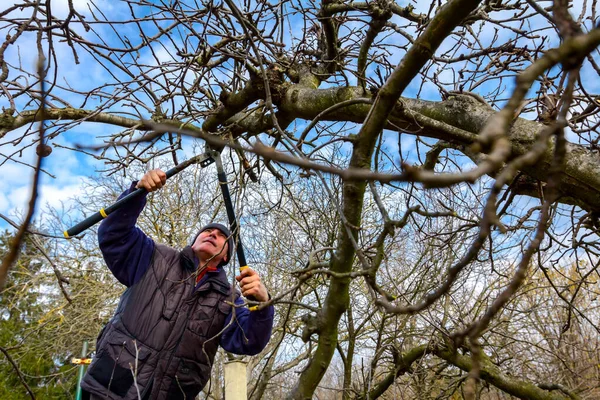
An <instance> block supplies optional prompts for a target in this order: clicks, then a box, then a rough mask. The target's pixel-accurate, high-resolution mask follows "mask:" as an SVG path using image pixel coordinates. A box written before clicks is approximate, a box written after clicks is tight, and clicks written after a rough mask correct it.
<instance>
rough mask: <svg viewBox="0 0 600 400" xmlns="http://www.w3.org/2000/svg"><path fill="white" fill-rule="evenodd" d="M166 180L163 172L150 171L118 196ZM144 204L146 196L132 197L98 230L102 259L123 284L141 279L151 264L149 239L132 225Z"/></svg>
mask: <svg viewBox="0 0 600 400" xmlns="http://www.w3.org/2000/svg"><path fill="white" fill-rule="evenodd" d="M165 181H166V175H165V173H164V172H163V171H161V170H152V171H149V172H147V173H146V174H145V175H144V176H143V177H142V179H140V181H139V182H134V183H133V184H132V185H131V187H130V188H129V189H128V190H126V191H125V192H123V193H122V194H121V196H120V197H123V196H125V195H127V194H129V193H130V192H132V191H133V190H134V189H136V188H140V187H143V188H145V189H146V190H147V191H148V192H152V191H155V190H158V189H160V188H161V187H162V186H163V185H164V183H165ZM145 205H146V195H142V196H139V197H137V198H135V199H132V200H131V202H129V203H128V204H126V205H125V206H124V207H122V208H120V209H118V210H116V211H114V212H113V213H112V214H110V215H109V216H108V217H107V218H106V219H105V220H104V221H102V224H100V228H99V229H98V243H99V245H100V250H101V251H102V255H103V256H104V260H105V261H106V264H107V266H108V268H109V269H110V270H111V272H112V273H113V275H114V276H115V277H116V278H117V279H118V280H119V282H121V283H122V284H124V285H125V286H132V285H134V284H135V283H136V282H138V281H139V280H140V279H141V278H142V276H143V275H144V273H145V272H146V271H147V270H148V267H149V266H150V261H151V259H152V253H153V251H154V242H153V241H152V239H150V238H149V237H148V236H146V234H145V233H144V232H142V231H141V229H139V228H137V227H136V226H135V223H136V221H137V218H138V216H139V215H140V213H141V212H142V210H143V209H144V206H145Z"/></svg>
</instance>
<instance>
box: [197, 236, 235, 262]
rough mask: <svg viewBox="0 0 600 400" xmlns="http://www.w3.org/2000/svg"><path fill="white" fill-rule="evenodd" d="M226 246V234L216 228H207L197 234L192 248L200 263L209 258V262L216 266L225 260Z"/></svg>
mask: <svg viewBox="0 0 600 400" xmlns="http://www.w3.org/2000/svg"><path fill="white" fill-rule="evenodd" d="M227 246H228V244H227V236H225V234H224V233H223V232H221V231H220V230H218V229H217V228H209V229H206V230H204V231H202V232H201V233H200V234H199V235H198V237H197V238H196V241H195V242H194V244H192V250H194V253H195V254H196V257H198V258H199V259H200V262H201V263H202V262H206V261H208V260H209V259H210V260H211V264H213V265H215V266H216V265H218V264H220V263H221V261H227Z"/></svg>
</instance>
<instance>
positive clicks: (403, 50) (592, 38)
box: [0, 0, 600, 399]
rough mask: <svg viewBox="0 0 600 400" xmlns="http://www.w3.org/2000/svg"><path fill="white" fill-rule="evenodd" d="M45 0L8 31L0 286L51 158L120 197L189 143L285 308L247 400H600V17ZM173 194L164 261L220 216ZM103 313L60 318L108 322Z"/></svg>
mask: <svg viewBox="0 0 600 400" xmlns="http://www.w3.org/2000/svg"><path fill="white" fill-rule="evenodd" d="M57 4H61V3H56V2H52V3H51V2H50V1H49V0H46V1H45V2H42V1H35V2H23V3H22V4H15V5H11V6H8V7H7V8H5V9H4V10H3V11H0V21H1V23H2V25H1V26H0V29H2V32H3V33H5V35H6V40H5V41H4V43H3V45H2V46H1V47H0V67H1V69H0V70H1V71H2V72H1V73H0V87H1V89H2V90H0V96H2V97H1V98H2V101H3V102H4V110H3V113H2V116H1V117H0V139H1V140H2V143H0V149H2V150H0V151H1V152H2V155H3V157H4V159H3V160H2V161H0V168H7V166H9V165H13V164H14V163H21V164H28V165H29V166H30V167H32V168H33V170H34V171H35V172H36V175H35V176H34V179H33V182H32V191H31V193H32V195H31V200H30V203H29V205H28V207H27V210H28V212H26V213H24V215H25V218H24V223H23V224H22V225H20V228H19V229H18V230H17V232H16V234H15V239H14V240H13V242H12V243H11V245H10V246H9V248H8V251H7V253H6V255H5V256H3V258H2V265H1V266H0V278H1V279H0V281H1V283H2V284H3V285H4V284H5V283H6V279H5V277H6V276H7V273H8V271H9V270H10V269H11V267H12V268H13V269H14V268H15V267H14V265H16V263H18V262H19V259H18V257H17V256H18V254H19V251H20V249H21V244H22V243H23V240H24V238H25V237H26V232H27V231H28V230H30V229H29V227H28V224H29V221H30V220H31V218H32V216H33V215H34V210H35V204H36V193H37V190H36V188H37V182H38V180H39V176H40V174H43V173H44V163H46V162H59V159H57V158H58V157H59V155H57V154H59V152H60V154H65V153H64V152H66V151H67V150H69V151H75V152H79V156H80V157H82V158H80V159H81V160H83V159H84V158H83V156H87V157H93V158H94V159H95V160H98V161H100V162H103V164H101V165H102V166H101V167H100V168H102V170H101V173H102V174H103V175H105V176H117V175H118V176H121V173H123V172H124V171H128V172H130V173H131V175H130V176H131V177H134V176H135V175H134V174H133V173H132V172H134V171H137V170H135V168H136V166H137V165H140V164H146V165H152V164H154V165H163V164H161V163H164V162H168V163H169V164H170V165H172V164H173V163H178V162H179V161H180V159H182V158H185V157H189V156H190V155H191V154H195V153H198V152H199V151H200V150H199V149H198V148H195V147H194V146H193V143H194V142H193V141H192V140H191V139H190V137H192V138H196V139H198V138H199V139H203V140H204V141H206V142H207V143H209V144H210V145H212V146H214V147H219V148H220V147H226V148H227V150H225V151H224V153H223V154H224V157H225V158H227V161H228V162H227V168H228V171H229V177H230V179H231V183H232V186H233V188H234V192H235V195H236V207H237V208H238V215H239V216H240V219H241V225H242V226H243V231H242V237H243V238H244V241H245V242H246V243H247V247H248V248H249V250H250V258H251V260H252V261H253V263H254V265H256V266H257V267H258V268H259V270H261V272H263V273H264V275H265V276H266V280H267V283H268V285H269V286H270V287H271V288H273V292H274V293H273V300H272V302H273V303H275V304H276V305H277V309H278V315H277V324H278V326H277V329H276V331H275V336H274V338H273V341H272V343H271V345H270V346H269V348H268V349H266V350H265V352H266V353H265V355H264V357H262V358H260V359H257V360H254V361H253V367H254V369H253V371H254V375H253V376H252V379H251V382H250V385H249V392H250V393H251V395H252V396H255V398H261V397H262V398H270V397H273V398H274V397H276V396H279V397H281V396H282V393H286V396H287V397H289V398H293V399H307V398H312V397H314V396H318V397H319V398H328V397H329V398H337V397H342V398H369V399H373V398H377V397H380V396H389V397H392V398H393V397H400V396H405V394H406V393H410V395H406V396H408V397H409V398H410V396H412V397H413V398H414V397H424V398H427V397H437V398H461V397H465V398H475V397H476V396H480V397H488V398H499V397H501V396H515V397H518V398H531V399H549V398H573V397H575V398H577V397H580V398H594V396H597V390H598V387H597V386H598V385H597V384H594V383H591V384H590V382H597V381H598V380H596V381H594V380H593V378H597V377H598V374H599V372H598V369H597V364H594V363H595V362H596V361H597V359H594V356H593V352H594V349H597V343H595V342H593V341H592V342H590V341H588V340H586V339H585V338H586V335H595V336H596V337H597V335H598V333H600V329H599V323H600V321H599V316H598V313H597V308H598V303H597V284H596V283H597V279H598V275H599V274H598V257H597V254H598V248H597V247H598V242H597V234H598V232H597V231H598V227H599V225H598V212H599V211H600V178H599V177H600V174H599V173H598V172H599V171H598V166H599V165H600V163H599V161H600V157H599V156H598V153H597V142H598V137H597V133H596V128H597V124H598V118H597V112H598V107H597V105H598V101H597V93H598V90H599V88H598V87H597V86H598V84H597V82H598V79H597V75H598V73H599V72H600V68H599V67H598V53H597V50H596V47H597V46H598V44H600V30H598V29H597V28H595V26H596V25H597V15H596V8H597V7H596V6H597V4H596V2H595V1H590V2H583V3H580V2H569V1H566V0H555V1H553V2H547V3H546V2H534V1H525V2H523V1H510V0H508V1H473V0H450V1H448V2H445V3H443V4H442V3H440V2H431V4H427V5H425V4H415V5H414V6H413V5H410V4H408V5H407V4H405V3H394V2H390V1H385V0H378V1H373V2H365V3H361V2H344V1H325V0H324V1H322V2H320V3H315V2H311V1H303V0H284V1H283V0H282V1H279V2H268V1H260V2H256V3H253V2H244V4H236V3H234V2H233V1H231V0H225V1H224V2H206V3H202V4H200V3H198V2H192V1H172V2H160V3H157V2H150V1H122V2H118V3H114V2H113V3H110V4H109V3H103V2H91V1H90V2H89V3H85V4H83V3H73V2H68V4H67V5H66V6H64V5H63V6H64V7H63V9H62V12H63V13H62V14H61V12H59V11H57V10H56V7H55V6H57ZM25 49H27V50H28V52H29V53H31V49H36V51H37V55H36V56H34V57H33V58H37V59H38V60H39V63H38V67H37V68H31V67H30V65H28V64H26V63H24V62H23V61H22V58H20V55H21V54H25V52H24V50H25ZM11 52H12V53H11ZM79 65H81V66H85V67H86V68H87V69H86V70H87V71H93V72H92V73H91V74H92V75H93V79H90V75H89V74H88V75H87V76H79V77H77V78H74V77H73V76H71V75H72V71H77V70H78V68H81V67H80V66H79ZM92 68H93V69H92ZM92 123H102V124H104V125H105V128H103V129H104V131H103V132H102V133H100V134H99V135H97V137H92V135H89V134H87V132H86V134H87V135H85V136H84V135H81V136H79V137H74V136H75V135H74V132H85V131H84V130H85V129H92V126H93V125H94V124H92ZM81 146H83V147H81ZM34 149H35V151H36V154H37V158H35V159H34V161H31V162H30V159H25V160H22V159H20V158H19V157H20V156H21V155H22V154H29V153H32V151H33V150H34ZM28 152H29V153H28ZM186 174H187V173H186ZM187 176H188V178H185V180H184V181H183V183H185V184H183V183H180V184H179V185H174V186H172V189H171V190H170V191H168V192H167V193H166V194H164V195H163V197H159V196H155V197H153V198H152V200H151V202H150V203H149V207H147V209H146V210H145V214H144V216H143V218H142V219H141V220H140V224H141V225H142V227H143V228H144V229H145V230H146V231H147V232H148V233H149V234H151V235H152V236H153V237H154V238H155V239H157V240H161V241H165V242H167V243H169V244H172V245H177V246H182V245H184V244H185V243H186V242H187V240H189V238H190V236H192V235H193V232H194V230H195V229H197V226H199V225H198V224H199V223H200V221H201V220H212V219H215V218H218V217H219V213H220V212H222V209H221V207H220V204H219V201H220V200H219V195H218V192H217V191H216V190H217V189H216V182H215V181H214V180H212V181H210V180H208V181H202V182H201V181H199V180H198V175H187ZM213 179H214V178H213ZM187 184H194V185H193V186H192V185H190V186H188V185H187ZM124 185H126V184H125V183H124V182H123V181H120V185H112V186H111V187H112V188H113V189H114V192H105V193H103V194H94V193H92V194H91V196H92V197H91V198H95V199H97V198H101V197H102V196H107V199H108V198H114V197H115V196H116V194H117V193H118V189H117V186H121V187H122V186H124ZM95 195H97V196H96V197H94V196H95ZM91 204H97V203H96V202H92V203H91ZM82 205H84V206H86V207H87V205H86V203H84V202H82ZM83 210H84V211H87V210H88V209H86V208H85V207H84V208H83ZM166 210H168V212H165V211H166ZM221 215H222V214H221ZM189 221H193V223H190V222H189ZM196 221H198V222H197V223H196ZM61 230H62V229H55V230H52V229H50V231H51V233H57V232H60V231H61ZM86 241H88V242H87V244H86ZM53 243H58V244H55V245H54V246H57V247H56V248H57V249H58V250H59V254H60V255H61V257H65V259H66V258H69V257H71V259H72V260H80V257H79V255H80V254H85V256H84V257H83V260H85V261H77V262H74V263H73V264H72V265H70V266H69V270H68V277H69V278H70V277H71V276H72V275H74V276H79V274H84V272H82V271H88V273H89V274H92V275H94V276H95V279H97V280H100V281H103V282H104V279H107V280H106V282H110V278H109V277H108V276H102V274H106V271H105V270H102V269H101V268H100V269H98V268H95V266H97V265H98V263H99V259H98V255H97V253H95V254H94V253H93V251H94V250H93V244H92V243H93V240H92V238H91V235H86V237H85V238H84V239H83V241H82V242H81V243H75V242H71V243H70V244H64V243H61V242H60V241H54V242H53ZM59 248H60V249H59ZM81 252H83V253H81ZM86 262H87V263H88V264H85V263H86ZM573 265H574V266H575V267H572V266H573ZM75 266H76V268H75ZM71 268H72V269H71ZM101 271H102V272H101ZM232 272H233V271H232ZM97 274H99V275H97ZM65 275H67V274H66V273H65ZM58 279H59V281H60V278H58ZM57 284H58V283H56V285H57ZM54 290H59V291H61V289H60V287H56V286H55V287H54ZM117 295H118V290H116V287H115V290H114V291H112V290H111V291H105V292H104V293H94V295H93V296H92V295H90V296H89V297H86V298H85V299H86V300H85V301H84V300H83V299H81V301H80V302H79V305H75V304H76V303H77V302H76V301H75V298H72V299H71V300H72V302H70V303H69V302H68V301H67V300H65V301H67V303H69V304H68V305H66V306H65V312H67V311H66V310H76V309H78V310H82V314H81V315H80V319H83V318H84V314H83V310H88V313H89V312H91V311H89V310H93V312H94V313H97V315H98V317H96V318H97V320H96V321H97V323H98V326H90V330H91V328H99V326H100V325H101V320H102V319H105V318H108V316H109V311H107V310H109V309H110V306H112V305H113V304H112V303H111V302H114V299H115V298H116V296H117ZM103 296H104V297H103ZM63 297H65V296H64V293H63ZM57 298H60V297H59V296H57ZM90 300H92V302H91V303H89V302H88V303H86V301H90ZM61 301H62V300H61ZM541 321H543V322H544V325H543V326H540V322H541ZM86 334H88V333H86ZM91 336H92V335H91V334H90V336H89V337H91ZM584 355H585V356H584ZM296 356H300V357H299V358H298V362H295V361H294V360H295V358H296ZM579 360H584V362H581V363H579ZM594 365H596V366H594ZM403 393H404V394H403ZM501 393H505V394H501ZM279 397H278V398H279Z"/></svg>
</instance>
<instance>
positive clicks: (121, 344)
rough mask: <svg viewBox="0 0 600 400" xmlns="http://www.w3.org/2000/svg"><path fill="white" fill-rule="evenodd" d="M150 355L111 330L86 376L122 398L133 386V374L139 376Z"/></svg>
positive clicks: (127, 338) (149, 351) (147, 351)
mask: <svg viewBox="0 0 600 400" xmlns="http://www.w3.org/2000/svg"><path fill="white" fill-rule="evenodd" d="M136 348H137V350H136ZM150 353H151V350H149V349H148V348H146V347H143V346H141V345H140V344H139V343H134V340H133V339H131V338H129V337H128V336H126V335H124V334H122V333H121V332H119V331H116V330H113V331H112V332H109V335H108V337H107V338H106V340H104V343H103V344H102V348H101V349H99V351H98V354H97V355H96V359H95V360H94V362H93V363H92V365H90V369H89V371H88V374H89V375H90V376H91V377H93V378H94V379H95V380H96V381H98V383H100V384H101V385H102V386H104V387H105V388H107V389H108V390H110V391H111V392H113V393H115V394H117V395H118V396H121V397H123V396H125V395H126V394H127V392H128V391H129V389H130V388H131V386H132V385H133V381H134V379H133V374H134V373H136V375H139V373H140V370H141V369H142V367H143V366H144V364H145V360H146V359H147V358H148V356H150ZM136 361H137V362H136ZM136 364H137V365H136ZM136 366H137V370H136Z"/></svg>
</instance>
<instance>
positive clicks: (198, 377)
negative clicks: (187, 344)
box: [167, 359, 210, 400]
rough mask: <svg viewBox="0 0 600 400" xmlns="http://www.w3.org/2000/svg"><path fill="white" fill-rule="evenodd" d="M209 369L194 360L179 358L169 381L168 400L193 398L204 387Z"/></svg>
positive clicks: (191, 399) (188, 399) (189, 399)
mask: <svg viewBox="0 0 600 400" xmlns="http://www.w3.org/2000/svg"><path fill="white" fill-rule="evenodd" d="M209 373H210V370H209V371H204V369H203V368H202V366H201V365H200V364H198V363H196V362H194V361H191V360H186V359H181V361H180V362H179V368H178V370H177V373H176V374H175V377H174V378H173V379H172V381H171V385H170V386H169V391H168V393H167V398H168V399H169V400H193V399H195V398H196V396H197V395H198V393H200V391H201V390H202V388H203V387H204V384H205V383H206V380H207V379H208V378H207V377H208V374H209Z"/></svg>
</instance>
